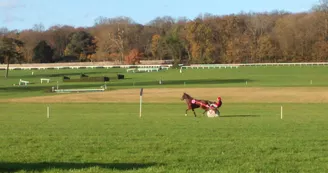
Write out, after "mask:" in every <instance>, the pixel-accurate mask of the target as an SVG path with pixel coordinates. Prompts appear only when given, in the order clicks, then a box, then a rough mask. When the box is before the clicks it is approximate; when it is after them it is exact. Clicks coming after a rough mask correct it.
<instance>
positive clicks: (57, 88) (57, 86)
mask: <svg viewBox="0 0 328 173" xmlns="http://www.w3.org/2000/svg"><path fill="white" fill-rule="evenodd" d="M57 90H58V81H57Z"/></svg>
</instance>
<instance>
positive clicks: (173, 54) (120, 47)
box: [0, 1, 328, 64]
mask: <svg viewBox="0 0 328 173" xmlns="http://www.w3.org/2000/svg"><path fill="white" fill-rule="evenodd" d="M325 2H327V4H325ZM327 7H328V1H320V3H319V4H318V5H315V6H314V7H313V9H311V11H309V12H302V13H288V12H283V11H272V12H264V13H240V14H233V15H224V16H214V15H209V14H207V15H203V16H198V17H197V18H195V19H193V20H189V19H186V18H178V19H174V18H171V17H169V16H165V17H156V18H155V19H154V20H152V21H150V22H149V23H148V24H147V25H141V24H138V23H136V22H134V21H133V20H132V19H131V18H128V17H117V18H106V17H99V18H97V19H96V20H95V25H94V26H92V27H87V28H83V27H79V28H75V27H72V26H66V25H64V26H60V25H56V26H52V27H50V28H49V29H47V30H44V29H43V27H42V26H40V25H38V26H37V27H34V28H32V29H26V30H22V31H19V32H18V31H16V30H13V31H9V30H7V29H6V28H0V35H6V36H7V37H15V39H18V40H20V41H22V42H23V43H24V47H22V48H20V51H21V52H22V54H23V56H24V58H23V60H24V62H25V63H32V62H46V61H42V60H40V59H36V58H35V57H46V56H44V55H39V56H35V55H34V54H35V53H34V52H33V50H34V48H35V47H36V46H37V44H38V43H40V42H46V43H47V44H49V46H51V48H52V49H53V50H54V52H53V57H51V58H50V59H52V60H53V61H54V62H60V61H72V59H67V58H68V57H75V59H74V61H114V62H117V63H120V64H123V63H125V64H137V63H140V59H141V58H142V59H147V60H159V59H160V60H163V59H172V60H174V63H175V64H180V63H185V64H189V63H257V62H261V63H264V62H321V61H328V13H327V11H328V8H327ZM0 56H1V55H0Z"/></svg>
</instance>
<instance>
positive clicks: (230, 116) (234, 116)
mask: <svg viewBox="0 0 328 173" xmlns="http://www.w3.org/2000/svg"><path fill="white" fill-rule="evenodd" d="M220 117H221V118H236V117H260V115H225V116H220Z"/></svg>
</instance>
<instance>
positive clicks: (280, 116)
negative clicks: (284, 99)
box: [280, 106, 282, 119]
mask: <svg viewBox="0 0 328 173" xmlns="http://www.w3.org/2000/svg"><path fill="white" fill-rule="evenodd" d="M280 119H282V106H281V107H280Z"/></svg>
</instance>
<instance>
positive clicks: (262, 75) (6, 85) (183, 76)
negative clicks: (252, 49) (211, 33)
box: [0, 66, 328, 99]
mask: <svg viewBox="0 0 328 173" xmlns="http://www.w3.org/2000/svg"><path fill="white" fill-rule="evenodd" d="M82 73H85V74H87V75H89V76H115V75H116V74H117V73H121V74H124V75H125V78H126V79H125V80H119V81H117V80H116V81H115V80H114V81H111V82H109V84H108V86H109V87H110V89H112V90H113V89H124V88H140V87H144V88H181V87H188V88H191V87H244V86H245V85H246V81H247V87H326V86H328V76H327V75H326V74H327V73H328V67H321V66H308V67H240V68H238V69H187V70H184V71H183V73H179V70H177V69H171V70H168V71H166V70H163V71H160V72H151V73H126V71H125V69H65V70H38V71H35V73H34V75H33V76H32V74H31V71H30V70H17V71H10V78H9V79H4V78H0V99H1V98H13V97H28V96H39V95H52V94H53V93H49V91H50V90H51V87H52V86H56V85H57V84H56V83H57V82H56V81H59V88H66V89H68V88H100V86H101V85H103V83H63V82H62V76H64V75H66V76H69V77H71V78H78V77H79V75H80V74H82ZM40 78H50V79H51V81H52V82H51V83H50V84H40ZM19 79H23V80H28V81H30V82H33V83H34V84H31V85H29V86H27V87H18V86H13V84H18V81H19ZM160 79H162V80H163V81H164V84H163V85H159V84H158V81H159V80H160ZM311 81H312V84H311Z"/></svg>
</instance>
